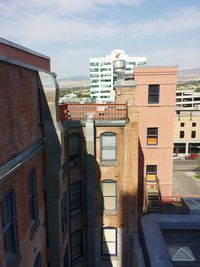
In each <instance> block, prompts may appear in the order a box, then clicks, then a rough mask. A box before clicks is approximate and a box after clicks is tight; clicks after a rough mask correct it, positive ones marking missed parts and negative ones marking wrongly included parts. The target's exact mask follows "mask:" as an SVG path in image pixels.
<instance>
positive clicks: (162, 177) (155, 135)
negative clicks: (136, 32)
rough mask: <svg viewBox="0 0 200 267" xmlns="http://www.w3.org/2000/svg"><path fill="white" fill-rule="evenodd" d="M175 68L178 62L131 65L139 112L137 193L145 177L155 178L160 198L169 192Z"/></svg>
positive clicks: (170, 188) (140, 189) (166, 195)
mask: <svg viewBox="0 0 200 267" xmlns="http://www.w3.org/2000/svg"><path fill="white" fill-rule="evenodd" d="M177 71H178V68H177V66H174V67H138V68H135V69H134V79H135V81H136V83H137V86H136V92H135V105H136V106H137V108H138V112H139V162H138V166H139V177H138V183H139V194H140V196H141V195H142V193H143V191H145V190H144V189H145V188H144V187H145V182H144V180H146V182H148V181H150V182H151V181H153V180H155V179H158V180H157V181H158V184H157V186H158V187H159V188H160V193H161V197H162V199H163V200H164V199H165V197H169V196H171V195H172V169H173V156H172V155H173V138H174V114H175V98H176V83H177ZM146 186H147V185H146ZM147 187H148V186H147Z"/></svg>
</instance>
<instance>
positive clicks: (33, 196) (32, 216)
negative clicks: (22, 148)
mask: <svg viewBox="0 0 200 267" xmlns="http://www.w3.org/2000/svg"><path fill="white" fill-rule="evenodd" d="M28 206H29V222H30V228H31V229H32V228H34V225H35V224H36V222H37V221H38V203H37V176H36V168H35V167H33V168H32V169H31V171H30V173H29V175H28Z"/></svg>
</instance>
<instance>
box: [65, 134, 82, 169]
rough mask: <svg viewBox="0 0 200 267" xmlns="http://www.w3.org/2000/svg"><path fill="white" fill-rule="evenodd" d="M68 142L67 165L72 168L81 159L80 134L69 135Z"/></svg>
mask: <svg viewBox="0 0 200 267" xmlns="http://www.w3.org/2000/svg"><path fill="white" fill-rule="evenodd" d="M68 140H69V141H68V153H69V165H70V166H71V167H72V166H74V165H75V164H77V163H78V162H79V161H80V159H81V136H80V133H72V134H70V135H69V138H68Z"/></svg>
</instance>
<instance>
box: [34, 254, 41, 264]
mask: <svg viewBox="0 0 200 267" xmlns="http://www.w3.org/2000/svg"><path fill="white" fill-rule="evenodd" d="M33 267H41V253H40V252H39V253H38V254H37V256H36V258H35V261H34V264H33Z"/></svg>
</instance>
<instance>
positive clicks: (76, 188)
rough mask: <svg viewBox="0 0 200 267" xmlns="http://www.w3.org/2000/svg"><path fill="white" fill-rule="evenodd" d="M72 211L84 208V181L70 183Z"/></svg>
mask: <svg viewBox="0 0 200 267" xmlns="http://www.w3.org/2000/svg"><path fill="white" fill-rule="evenodd" d="M69 190H70V211H71V212H73V211H80V210H81V208H82V182H81V181H77V182H74V183H72V184H71V185H70V189H69Z"/></svg>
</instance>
